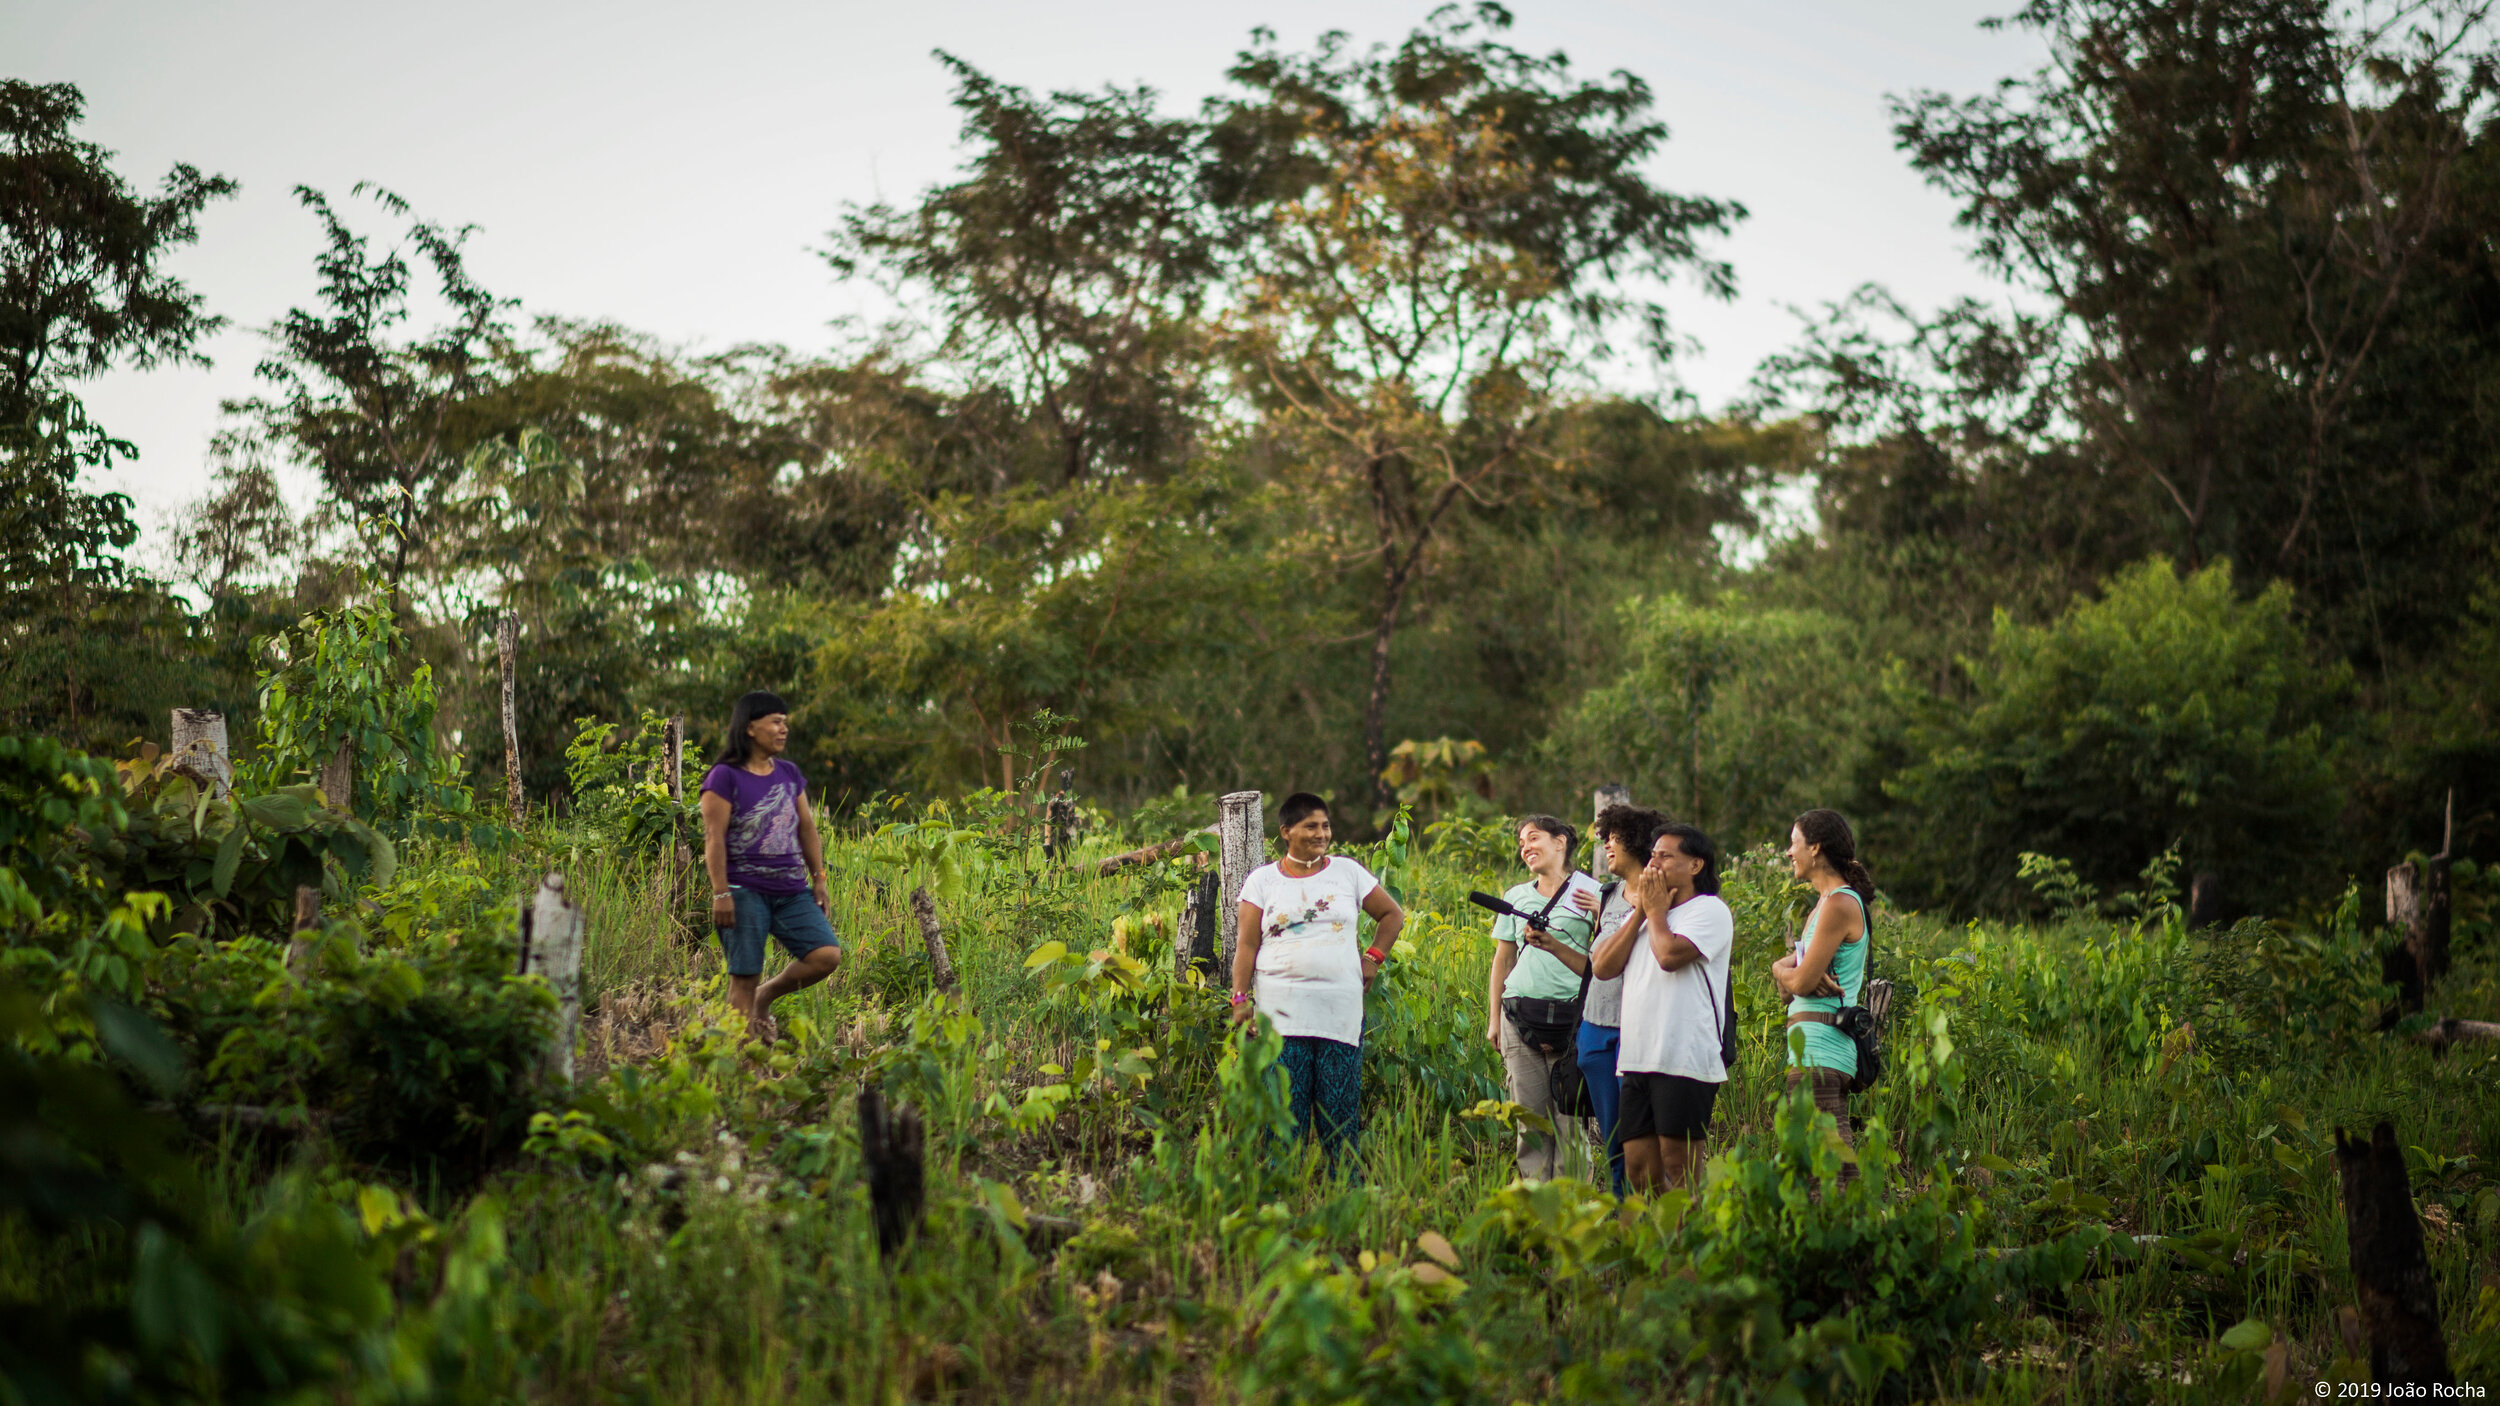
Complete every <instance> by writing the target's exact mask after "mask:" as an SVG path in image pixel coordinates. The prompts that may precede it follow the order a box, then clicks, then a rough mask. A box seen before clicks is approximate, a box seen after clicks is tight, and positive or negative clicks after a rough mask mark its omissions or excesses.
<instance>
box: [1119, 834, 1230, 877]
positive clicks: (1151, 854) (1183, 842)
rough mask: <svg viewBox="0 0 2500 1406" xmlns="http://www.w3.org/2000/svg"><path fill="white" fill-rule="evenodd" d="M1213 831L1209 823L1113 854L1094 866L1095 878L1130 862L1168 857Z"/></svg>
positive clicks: (1147, 861)
mask: <svg viewBox="0 0 2500 1406" xmlns="http://www.w3.org/2000/svg"><path fill="white" fill-rule="evenodd" d="M1214 833H1216V829H1215V827H1214V826H1212V825H1210V826H1208V827H1207V828H1205V829H1204V830H1192V831H1190V832H1189V833H1188V834H1186V835H1183V836H1181V837H1180V838H1179V839H1175V840H1165V841H1163V842H1162V843H1161V844H1153V845H1147V846H1145V847H1144V848H1142V849H1133V850H1130V851H1128V852H1127V853H1126V854H1115V855H1113V856H1111V857H1110V858H1109V859H1106V860H1104V861H1102V862H1101V863H1099V864H1097V865H1095V866H1094V877H1095V878H1097V879H1103V878H1109V877H1110V876H1111V875H1113V874H1117V873H1119V872H1120V871H1121V870H1123V869H1126V868H1127V867H1129V866H1130V865H1132V864H1152V863H1154V862H1155V861H1156V860H1158V859H1169V858H1171V857H1172V856H1173V855H1176V854H1178V853H1180V852H1181V851H1182V850H1185V849H1187V848H1189V842H1190V841H1192V840H1195V839H1197V838H1198V837H1199V836H1200V835H1212V834H1214Z"/></svg>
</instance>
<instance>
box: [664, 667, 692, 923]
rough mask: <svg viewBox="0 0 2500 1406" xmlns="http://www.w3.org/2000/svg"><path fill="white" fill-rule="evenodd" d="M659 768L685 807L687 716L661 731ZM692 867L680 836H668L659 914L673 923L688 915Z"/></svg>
mask: <svg viewBox="0 0 2500 1406" xmlns="http://www.w3.org/2000/svg"><path fill="white" fill-rule="evenodd" d="M660 765H661V766H663V767H666V768H667V769H668V798H669V800H670V801H672V802H674V803H675V804H677V805H679V806H683V805H684V804H685V803H686V715H685V714H683V713H672V714H670V715H669V719H668V721H667V722H666V723H664V724H662V725H661V727H660ZM692 866H693V858H692V856H691V855H690V854H689V853H688V852H687V849H686V846H685V844H684V842H683V841H682V840H681V839H680V838H679V832H677V831H674V830H672V831H671V832H670V833H669V841H668V849H667V851H666V852H665V853H663V854H662V855H661V856H660V873H659V876H658V882H659V886H660V911H662V912H663V913H666V914H669V915H671V919H672V921H674V919H676V918H679V917H683V916H684V914H685V911H686V871H687V869H689V868H691V867H692Z"/></svg>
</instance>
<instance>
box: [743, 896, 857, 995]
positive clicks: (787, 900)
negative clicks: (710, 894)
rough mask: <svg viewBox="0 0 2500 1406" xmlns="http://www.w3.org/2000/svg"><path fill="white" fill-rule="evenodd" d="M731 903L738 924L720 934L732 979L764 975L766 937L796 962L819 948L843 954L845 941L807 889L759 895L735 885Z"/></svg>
mask: <svg viewBox="0 0 2500 1406" xmlns="http://www.w3.org/2000/svg"><path fill="white" fill-rule="evenodd" d="M729 897H730V901H731V902H733V903H736V904H737V905H738V921H737V922H735V923H732V924H730V925H729V926H728V927H725V928H716V929H714V931H716V932H718V933H719V934H720V945H721V950H722V951H723V952H724V953H726V954H727V955H728V957H729V974H730V975H731V976H761V975H763V974H764V935H765V934H766V933H770V934H772V936H773V938H774V939H775V940H776V941H778V942H779V943H780V944H781V950H782V951H784V952H787V953H789V954H790V958H791V960H792V961H796V960H798V959H799V958H801V957H804V956H806V955H807V954H808V953H810V952H813V951H815V950H816V949H817V948H819V947H831V948H833V949H835V950H836V951H839V950H841V946H842V941H841V939H840V938H837V937H835V936H834V935H833V923H832V921H831V920H829V919H828V918H826V917H825V910H824V909H822V908H819V907H817V906H816V896H815V895H814V894H812V893H809V892H808V891H807V890H805V889H801V890H799V891H798V892H797V893H759V892H757V891H756V890H754V889H750V888H740V887H738V886H737V885H735V884H732V885H731V886H730V889H729Z"/></svg>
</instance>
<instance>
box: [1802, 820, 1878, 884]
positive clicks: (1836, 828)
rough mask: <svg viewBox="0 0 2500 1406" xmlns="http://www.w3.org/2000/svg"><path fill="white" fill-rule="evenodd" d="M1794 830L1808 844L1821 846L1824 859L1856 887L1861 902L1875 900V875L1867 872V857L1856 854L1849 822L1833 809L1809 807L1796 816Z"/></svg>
mask: <svg viewBox="0 0 2500 1406" xmlns="http://www.w3.org/2000/svg"><path fill="white" fill-rule="evenodd" d="M1797 833H1798V834H1800V835H1803V836H1804V837H1805V841H1806V843H1807V844H1810V845H1817V846H1820V847H1821V848H1822V851H1823V862H1824V863H1826V864H1829V865H1830V866H1832V869H1833V871H1834V872H1836V873H1838V874H1839V875H1840V881H1841V882H1842V883H1844V884H1847V885H1848V886H1849V887H1851V888H1853V889H1855V890H1857V894H1858V900H1859V902H1861V903H1865V904H1872V903H1874V901H1875V876H1874V875H1873V874H1870V873H1868V872H1867V869H1866V861H1865V860H1862V859H1860V858H1858V838H1857V836H1856V835H1854V834H1851V833H1850V830H1849V822H1848V821H1847V820H1844V819H1842V818H1841V814H1840V812H1839V811H1836V810H1810V811H1807V812H1806V813H1805V814H1803V815H1801V816H1798V817H1797Z"/></svg>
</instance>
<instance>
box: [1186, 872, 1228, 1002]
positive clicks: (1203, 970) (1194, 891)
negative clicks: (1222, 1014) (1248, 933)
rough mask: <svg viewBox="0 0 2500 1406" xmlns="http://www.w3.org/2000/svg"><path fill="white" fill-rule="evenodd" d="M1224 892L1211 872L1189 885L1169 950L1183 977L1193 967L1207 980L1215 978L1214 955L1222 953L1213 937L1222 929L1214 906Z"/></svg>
mask: <svg viewBox="0 0 2500 1406" xmlns="http://www.w3.org/2000/svg"><path fill="white" fill-rule="evenodd" d="M1223 891H1224V883H1223V880H1222V878H1220V877H1219V876H1218V875H1217V874H1216V872H1215V871H1214V870H1212V869H1210V870H1208V871H1207V872H1205V873H1203V874H1200V875H1199V876H1198V877H1197V879H1196V880H1195V881H1194V882H1192V883H1191V884H1190V886H1189V897H1188V898H1186V899H1184V900H1182V902H1181V926H1180V930H1179V931H1178V932H1175V933H1173V934H1172V948H1173V951H1174V954H1175V956H1176V960H1177V965H1178V969H1179V970H1180V971H1181V972H1182V973H1183V974H1184V975H1185V974H1187V973H1188V972H1189V971H1190V970H1191V969H1192V968H1195V969H1196V970H1197V971H1198V972H1199V973H1200V974H1201V975H1203V976H1205V977H1206V979H1207V980H1209V981H1214V980H1216V979H1217V978H1216V974H1215V954H1216V953H1217V952H1219V951H1222V950H1223V943H1222V942H1221V940H1220V939H1219V938H1218V937H1217V936H1216V934H1217V933H1218V931H1219V930H1220V929H1221V926H1222V922H1221V919H1222V915H1221V914H1220V913H1218V912H1217V907H1218V905H1219V902H1220V900H1221V896H1222V894H1223ZM1236 936H1238V934H1236Z"/></svg>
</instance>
